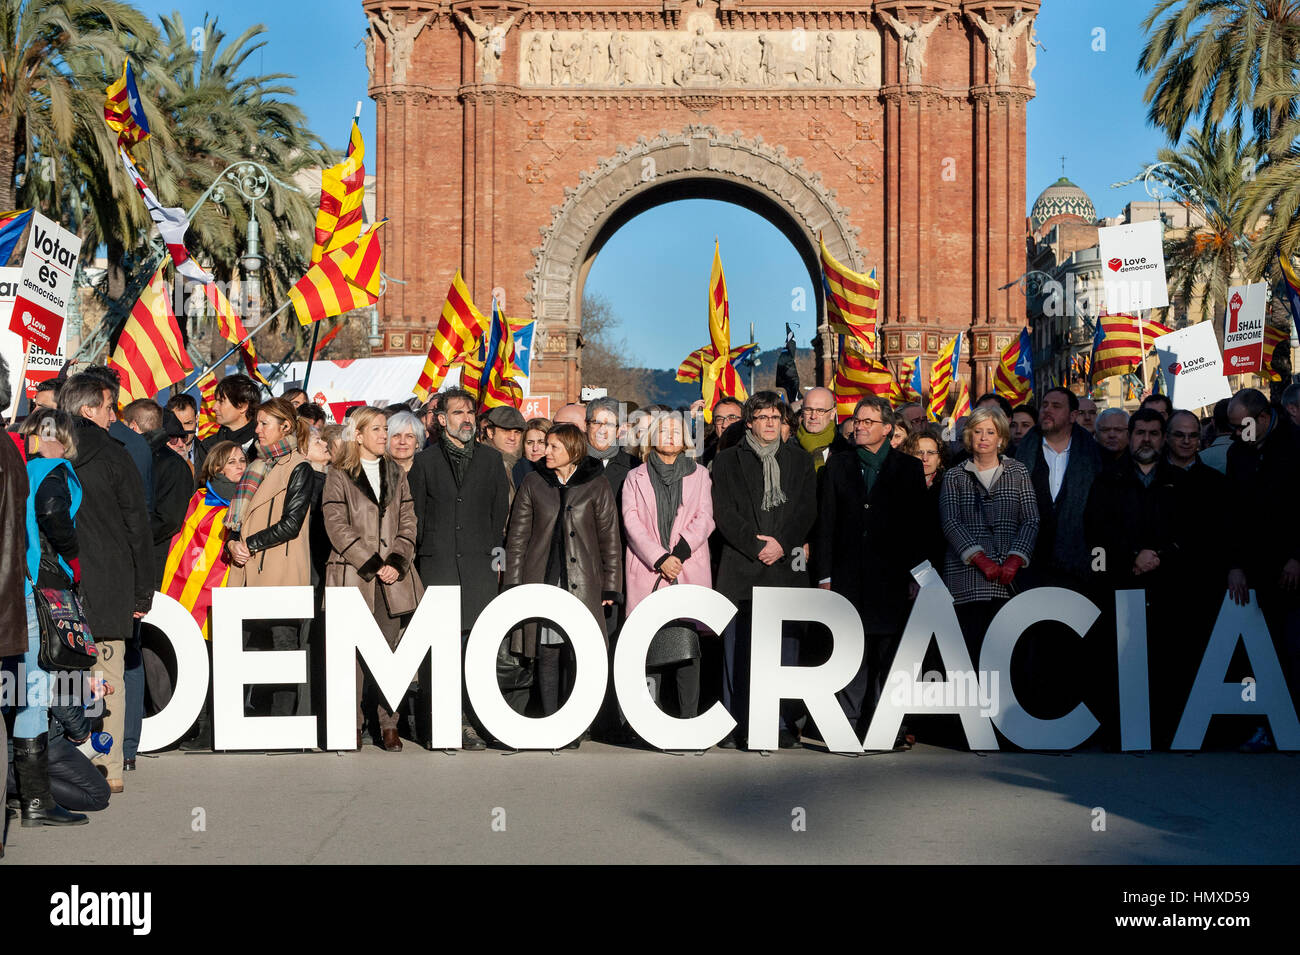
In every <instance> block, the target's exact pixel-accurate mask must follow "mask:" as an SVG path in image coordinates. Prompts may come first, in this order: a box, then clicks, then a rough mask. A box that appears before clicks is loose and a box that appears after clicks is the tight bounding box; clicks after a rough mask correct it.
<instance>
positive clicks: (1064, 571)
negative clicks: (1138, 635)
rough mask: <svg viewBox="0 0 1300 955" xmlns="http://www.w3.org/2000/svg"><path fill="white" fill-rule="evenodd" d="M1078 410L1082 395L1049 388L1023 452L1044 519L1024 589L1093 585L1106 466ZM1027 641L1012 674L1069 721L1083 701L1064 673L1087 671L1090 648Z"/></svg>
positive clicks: (1020, 691) (1022, 689)
mask: <svg viewBox="0 0 1300 955" xmlns="http://www.w3.org/2000/svg"><path fill="white" fill-rule="evenodd" d="M1078 412H1079V397H1078V396H1077V395H1076V394H1074V393H1073V392H1072V391H1069V390H1068V389H1065V388H1049V389H1048V390H1047V392H1046V393H1045V394H1044V395H1043V400H1042V402H1041V403H1040V404H1039V407H1038V426H1037V427H1036V428H1031V429H1030V430H1029V433H1028V434H1026V435H1025V437H1024V440H1022V441H1021V442H1020V444H1019V445H1017V446H1016V453H1015V458H1016V460H1017V461H1019V462H1020V463H1021V464H1023V465H1024V466H1025V467H1026V468H1028V469H1029V480H1030V482H1031V483H1032V484H1033V486H1034V495H1035V497H1036V498H1037V500H1038V517H1039V521H1040V524H1039V528H1038V540H1037V541H1036V542H1035V543H1034V558H1033V560H1031V561H1030V562H1029V564H1028V566H1026V567H1025V569H1024V570H1023V571H1021V573H1020V576H1019V583H1020V585H1021V587H1022V588H1024V589H1029V588H1031V587H1065V588H1067V589H1070V590H1077V591H1079V592H1081V593H1087V592H1088V591H1087V588H1088V586H1089V584H1090V583H1091V580H1090V578H1091V570H1090V568H1091V565H1092V556H1091V553H1090V552H1089V550H1088V545H1087V541H1086V539H1085V537H1084V511H1085V510H1086V509H1087V507H1088V494H1089V493H1090V492H1091V491H1092V484H1093V481H1095V480H1096V478H1097V475H1098V474H1100V473H1101V469H1102V461H1101V452H1100V450H1099V449H1098V447H1097V442H1096V440H1095V439H1094V438H1093V436H1092V435H1090V434H1089V433H1088V432H1087V431H1085V430H1084V429H1083V428H1081V427H1080V426H1079V425H1077V424H1075V417H1076V416H1077V415H1078ZM1102 642H1103V640H1102V639H1101V635H1100V634H1098V635H1097V638H1096V639H1095V640H1094V643H1095V644H1097V645H1098V648H1099V645H1100V644H1101V643H1102ZM1021 643H1022V645H1023V646H1024V650H1023V651H1022V653H1023V655H1022V656H1021V658H1020V659H1021V660H1023V661H1024V663H1023V665H1022V664H1020V663H1017V665H1016V666H1014V667H1013V668H1012V676H1011V679H1012V680H1013V681H1014V683H1015V685H1016V686H1017V690H1016V693H1017V695H1018V696H1019V699H1020V701H1021V702H1022V703H1024V704H1025V706H1026V708H1027V709H1028V710H1029V711H1030V712H1031V713H1033V714H1035V715H1036V716H1040V717H1042V718H1045V719H1046V718H1048V717H1049V716H1062V715H1064V714H1065V713H1066V712H1068V710H1070V709H1072V708H1073V707H1074V705H1075V703H1077V702H1078V699H1077V696H1075V697H1074V698H1073V699H1071V696H1072V694H1073V693H1074V690H1072V689H1071V688H1070V687H1067V686H1066V685H1065V682H1064V681H1062V680H1061V679H1060V675H1061V674H1062V673H1065V672H1075V673H1077V672H1079V670H1080V668H1081V659H1082V658H1081V654H1083V650H1082V649H1081V648H1080V647H1079V645H1078V642H1077V640H1076V638H1075V637H1073V636H1071V635H1068V633H1066V632H1063V630H1062V629H1054V628H1053V627H1052V626H1050V625H1047V626H1043V627H1038V628H1035V629H1034V631H1033V632H1032V633H1030V634H1027V635H1026V636H1025V637H1022V638H1021ZM1092 649H1093V648H1091V647H1090V648H1089V651H1090V652H1091V651H1092ZM1112 650H1113V644H1112ZM1112 656H1113V652H1112Z"/></svg>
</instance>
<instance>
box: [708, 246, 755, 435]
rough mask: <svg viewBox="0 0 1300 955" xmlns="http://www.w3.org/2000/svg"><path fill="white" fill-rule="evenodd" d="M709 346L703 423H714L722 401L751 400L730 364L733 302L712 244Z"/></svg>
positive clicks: (720, 260) (718, 255) (720, 263)
mask: <svg viewBox="0 0 1300 955" xmlns="http://www.w3.org/2000/svg"><path fill="white" fill-rule="evenodd" d="M709 343H710V346H711V347H712V349H713V354H714V356H715V357H714V358H713V360H712V361H710V362H708V363H704V362H701V366H700V391H701V393H702V395H703V397H704V421H705V423H706V424H707V423H711V422H712V421H713V408H714V406H715V405H716V404H717V403H718V402H719V401H721V400H722V399H723V398H735V399H736V400H737V401H744V400H745V399H746V398H748V397H749V393H748V392H746V391H745V385H744V383H743V382H742V381H741V380H740V375H739V374H738V373H737V372H736V369H735V367H734V366H733V365H732V364H731V301H730V300H729V299H728V297H727V279H726V276H724V275H723V274H722V254H721V252H720V251H719V248H718V240H717V239H714V240H713V266H712V268H711V269H710V270H709Z"/></svg>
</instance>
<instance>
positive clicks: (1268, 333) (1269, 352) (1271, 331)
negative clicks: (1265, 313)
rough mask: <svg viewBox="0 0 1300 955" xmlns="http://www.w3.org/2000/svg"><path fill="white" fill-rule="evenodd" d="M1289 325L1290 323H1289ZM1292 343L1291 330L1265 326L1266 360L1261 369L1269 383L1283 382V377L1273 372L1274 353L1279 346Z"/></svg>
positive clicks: (1264, 359)
mask: <svg viewBox="0 0 1300 955" xmlns="http://www.w3.org/2000/svg"><path fill="white" fill-rule="evenodd" d="M1288 324H1289V323H1288ZM1290 341H1291V329H1290V328H1279V327H1278V326H1277V325H1265V326H1264V358H1263V363H1262V364H1261V365H1260V367H1261V368H1262V369H1263V371H1264V373H1265V374H1267V375H1268V378H1269V381H1281V380H1282V376H1281V375H1280V374H1278V373H1277V372H1276V371H1274V370H1273V352H1274V350H1275V349H1276V348H1277V346H1278V345H1281V344H1283V343H1284V342H1286V343H1289V342H1290Z"/></svg>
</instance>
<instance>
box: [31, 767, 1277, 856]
mask: <svg viewBox="0 0 1300 955" xmlns="http://www.w3.org/2000/svg"><path fill="white" fill-rule="evenodd" d="M139 763H140V768H139V770H138V771H137V772H135V773H131V774H128V775H127V777H126V782H127V791H126V792H125V793H123V794H122V795H119V796H114V797H113V803H112V805H111V806H110V807H109V808H108V809H107V810H105V811H104V812H102V813H98V814H96V815H94V817H93V818H92V821H91V823H90V825H89V826H86V827H77V828H74V829H63V830H60V829H21V828H19V827H18V826H17V824H16V822H15V823H14V824H11V826H10V829H9V835H8V839H7V841H6V850H7V857H6V860H5V861H6V863H8V864H10V865H12V864H15V863H18V864H21V863H25V862H40V861H42V860H46V859H48V860H68V859H73V858H75V859H77V860H79V861H80V862H82V863H86V864H92V865H93V864H95V863H109V862H112V863H146V864H147V863H202V864H221V863H296V864H301V863H322V864H330V863H356V862H380V861H382V862H388V863H473V862H496V863H517V862H574V863H659V862H666V863H674V862H737V863H765V862H767V863H772V862H778V863H779V862H792V863H815V862H837V863H940V864H952V863H1028V864H1043V863H1047V864H1051V863H1120V864H1129V863H1132V864H1159V863H1235V864H1258V863H1295V862H1297V861H1300V828H1297V827H1296V825H1295V808H1296V793H1297V792H1300V760H1298V759H1296V758H1294V757H1292V756H1286V755H1280V754H1264V755H1254V756H1244V755H1240V754H1236V753H1198V754H1192V755H1182V754H1155V755H1142V756H1137V755H1120V754H1112V753H1102V752H1083V753H1076V754H1072V755H1037V754H1030V753H994V754H989V755H976V754H972V753H967V752H958V751H954V750H950V749H943V748H939V747H933V746H925V745H918V746H916V747H915V748H914V749H913V750H912V751H910V752H899V753H889V754H879V755H871V756H861V757H856V758H853V757H845V756H832V755H828V754H826V753H824V752H816V751H812V750H796V751H781V752H778V753H773V754H772V755H769V756H764V755H761V754H758V753H745V752H735V751H726V750H717V749H715V750H711V751H710V752H708V753H706V754H705V755H703V756H696V755H669V754H663V753H656V752H650V751H646V750H634V749H627V748H618V747H611V746H604V745H601V744H598V743H584V744H583V746H582V748H581V750H578V751H576V752H575V751H571V750H569V751H562V752H560V753H559V754H558V755H553V754H551V753H538V752H528V753H514V754H507V753H501V752H496V751H493V750H488V751H486V752H480V753H457V754H454V755H452V754H445V753H440V752H439V753H429V752H425V751H423V750H421V749H419V748H418V747H416V746H414V745H413V744H410V743H408V744H407V746H406V748H405V750H404V751H403V752H401V753H385V752H383V751H381V750H379V749H377V748H376V747H374V746H368V747H367V748H366V749H365V750H363V751H362V752H360V753H354V754H343V755H338V754H334V753H307V754H274V755H262V754H238V755H234V754H222V755H213V754H197V753H196V754H183V753H180V752H170V753H164V754H162V755H161V756H159V757H157V758H146V757H141V758H140V761H139ZM199 808H201V809H202V810H203V813H202V816H203V817H204V819H203V821H204V822H205V824H206V829H205V830H204V831H198V832H196V831H194V829H193V825H194V821H195V819H196V809H199ZM1096 808H1100V809H1102V810H1104V811H1105V830H1104V831H1095V830H1094V824H1095V823H1094V819H1099V818H1100V817H1099V816H1097V814H1096V813H1095V812H1094V809H1096ZM797 809H802V810H803V811H804V814H803V818H804V821H805V822H806V828H805V830H804V831H795V829H794V823H795V822H796V821H797V818H796V810H797ZM494 819H495V820H496V824H497V828H498V829H499V828H502V827H504V831H494V829H493V823H494Z"/></svg>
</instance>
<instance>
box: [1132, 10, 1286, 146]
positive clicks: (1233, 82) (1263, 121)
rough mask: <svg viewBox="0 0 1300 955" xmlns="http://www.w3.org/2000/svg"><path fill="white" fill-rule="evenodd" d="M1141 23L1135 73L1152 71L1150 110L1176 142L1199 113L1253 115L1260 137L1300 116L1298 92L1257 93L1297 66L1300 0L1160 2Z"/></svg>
mask: <svg viewBox="0 0 1300 955" xmlns="http://www.w3.org/2000/svg"><path fill="white" fill-rule="evenodd" d="M1165 14H1169V16H1168V17H1167V18H1166V19H1164V20H1163V22H1160V23H1159V25H1158V26H1157V21H1160V20H1161V18H1162V17H1164V16H1165ZM1142 27H1143V29H1144V30H1145V31H1146V32H1147V33H1148V34H1150V39H1149V40H1148V41H1147V45H1146V47H1145V48H1144V49H1143V50H1142V54H1141V56H1140V58H1139V60H1138V72H1139V73H1143V74H1148V73H1149V74H1151V82H1150V84H1149V85H1148V86H1147V89H1146V93H1145V97H1144V98H1145V99H1146V101H1147V102H1148V103H1149V104H1150V107H1151V108H1150V111H1149V112H1148V114H1147V116H1148V118H1149V119H1150V121H1151V122H1152V123H1153V124H1155V125H1156V126H1159V127H1161V128H1163V129H1164V130H1165V132H1166V134H1168V136H1169V141H1170V142H1171V143H1176V142H1178V140H1179V139H1180V138H1181V137H1182V134H1183V130H1184V128H1185V127H1186V125H1187V123H1188V122H1189V121H1190V120H1191V119H1192V118H1193V117H1196V116H1200V117H1202V119H1203V120H1204V121H1207V122H1212V123H1219V122H1222V121H1223V120H1224V119H1225V118H1227V117H1229V116H1231V117H1232V120H1233V122H1234V123H1235V124H1236V125H1241V124H1242V122H1243V121H1245V119H1246V117H1249V124H1250V126H1251V128H1252V130H1253V131H1254V135H1255V138H1256V139H1257V140H1260V141H1263V140H1267V139H1270V138H1272V136H1273V135H1274V134H1275V132H1276V130H1277V128H1278V127H1279V126H1280V125H1281V123H1282V122H1283V121H1284V120H1285V119H1287V118H1289V117H1291V116H1294V115H1295V114H1296V109H1295V100H1294V99H1293V98H1290V97H1276V98H1275V97H1263V98H1261V97H1260V96H1258V93H1259V92H1260V91H1261V90H1275V89H1276V87H1277V86H1278V85H1279V84H1281V83H1283V82H1284V81H1286V80H1288V79H1289V78H1290V77H1291V75H1292V71H1293V70H1294V69H1295V65H1296V60H1297V58H1298V57H1300V0H1158V2H1157V3H1156V5H1155V7H1154V8H1153V9H1152V11H1151V12H1150V13H1149V14H1148V15H1147V18H1146V19H1145V20H1144V21H1143V22H1142Z"/></svg>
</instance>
